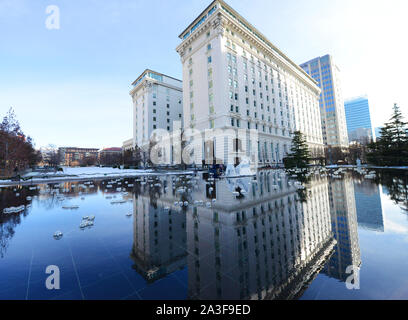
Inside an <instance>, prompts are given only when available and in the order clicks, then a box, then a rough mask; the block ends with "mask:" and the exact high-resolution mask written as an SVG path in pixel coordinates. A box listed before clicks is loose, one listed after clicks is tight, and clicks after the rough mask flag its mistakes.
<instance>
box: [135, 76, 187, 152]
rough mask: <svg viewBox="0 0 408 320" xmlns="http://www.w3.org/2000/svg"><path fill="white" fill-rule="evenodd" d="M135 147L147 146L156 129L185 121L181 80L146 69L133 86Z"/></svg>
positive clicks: (166, 127)
mask: <svg viewBox="0 0 408 320" xmlns="http://www.w3.org/2000/svg"><path fill="white" fill-rule="evenodd" d="M132 86H133V88H132V90H131V91H130V95H131V96H132V100H133V146H138V147H145V146H146V145H148V144H149V141H150V138H151V135H152V132H153V131H154V130H156V129H164V130H167V131H169V132H171V131H173V129H174V128H173V125H174V123H173V122H175V121H178V122H179V123H181V124H182V122H183V101H182V100H183V93H182V81H181V80H178V79H175V78H172V77H169V76H166V75H164V74H162V73H158V72H155V71H152V70H149V69H146V70H145V71H144V72H143V73H142V74H141V75H140V76H139V77H138V78H137V79H136V80H135V81H134V82H133V83H132Z"/></svg>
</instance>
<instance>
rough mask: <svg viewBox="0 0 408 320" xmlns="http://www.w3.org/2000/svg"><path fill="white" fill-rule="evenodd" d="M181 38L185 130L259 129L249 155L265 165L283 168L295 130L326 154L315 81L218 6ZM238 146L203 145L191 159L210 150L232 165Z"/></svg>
mask: <svg viewBox="0 0 408 320" xmlns="http://www.w3.org/2000/svg"><path fill="white" fill-rule="evenodd" d="M179 37H180V39H181V41H182V42H181V44H180V45H179V46H178V47H177V52H178V53H179V54H180V57H181V61H182V65H183V101H184V124H185V127H186V128H188V127H189V128H194V129H197V130H199V131H201V132H202V131H204V130H206V129H232V130H235V131H238V130H237V129H240V128H241V129H245V130H248V129H255V130H257V132H258V134H259V137H258V138H257V141H252V140H251V138H250V139H248V140H247V141H246V145H245V146H246V156H248V157H250V156H251V155H253V154H254V153H257V155H258V161H259V162H260V163H263V164H267V163H269V164H271V163H281V162H282V159H283V157H284V156H285V155H286V153H287V152H288V151H289V148H290V144H291V138H292V133H293V132H294V131H295V130H300V131H302V133H303V134H304V135H305V138H306V140H307V142H308V143H309V146H310V147H311V148H313V149H315V150H320V151H321V150H322V149H323V139H322V132H321V125H320V113H319V105H318V99H319V94H320V90H319V88H318V87H317V84H316V82H315V81H314V80H313V79H311V78H310V77H309V76H308V75H307V74H306V73H305V72H304V71H303V70H302V69H301V68H300V67H299V66H298V65H297V64H295V63H294V62H293V61H291V60H290V59H289V58H288V57H287V56H286V55H285V54H284V53H283V52H281V51H280V50H279V49H278V48H276V47H275V46H274V45H273V44H272V43H271V42H269V41H268V40H267V38H266V37H265V36H263V35H262V34H261V33H260V32H259V31H258V30H257V29H256V28H254V27H253V26H252V25H251V24H250V23H249V22H247V21H246V20H245V19H244V18H243V17H242V16H241V15H240V14H238V13H237V12H236V11H235V10H234V9H232V8H231V7H230V6H229V5H228V4H226V3H225V2H224V1H221V0H216V1H213V2H212V3H211V4H210V5H209V6H208V7H207V8H206V9H205V10H204V11H203V12H202V13H201V14H200V15H199V16H198V17H197V18H196V19H195V20H194V21H193V22H192V23H191V24H190V25H189V26H188V27H187V28H186V29H185V30H184V31H183V32H182V33H181V34H180V36H179ZM223 138H225V137H222V138H221V139H223ZM217 139H218V137H217ZM208 142H209V143H210V144H211V146H212V148H211V146H210V147H209V148H208V147H207V146H208V144H207V143H208ZM233 144H234V142H232V143H231V142H228V141H227V140H224V141H223V142H222V143H219V142H218V140H216V139H215V140H212V141H204V142H203V146H202V148H201V149H202V150H198V151H197V150H195V152H196V154H195V155H194V160H195V161H196V163H197V164H199V163H201V162H202V160H204V159H208V153H209V152H210V151H209V149H211V150H212V151H211V152H213V154H215V158H217V159H221V160H223V162H224V163H228V159H227V153H228V152H230V151H229V150H231V149H232V148H233ZM221 146H222V147H221ZM198 149H199V148H198Z"/></svg>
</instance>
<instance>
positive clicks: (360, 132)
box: [344, 96, 373, 143]
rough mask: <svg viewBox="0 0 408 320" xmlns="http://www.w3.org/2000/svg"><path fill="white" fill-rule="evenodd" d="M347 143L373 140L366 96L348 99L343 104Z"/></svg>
mask: <svg viewBox="0 0 408 320" xmlns="http://www.w3.org/2000/svg"><path fill="white" fill-rule="evenodd" d="M344 109H345V112H346V122H347V132H348V137H349V142H353V141H357V142H363V143H366V142H369V141H371V140H373V129H372V126H371V117H370V107H369V104H368V99H367V96H361V97H357V98H352V99H348V100H346V101H345V102H344Z"/></svg>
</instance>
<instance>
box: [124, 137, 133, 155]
mask: <svg viewBox="0 0 408 320" xmlns="http://www.w3.org/2000/svg"><path fill="white" fill-rule="evenodd" d="M133 147H134V145H133V138H131V139H128V140H125V141H123V143H122V151H123V152H124V151H127V150H131V149H133Z"/></svg>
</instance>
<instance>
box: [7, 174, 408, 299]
mask: <svg viewBox="0 0 408 320" xmlns="http://www.w3.org/2000/svg"><path fill="white" fill-rule="evenodd" d="M407 183H408V175H407V174H405V172H404V171H399V172H398V171H378V172H377V173H376V174H375V175H374V176H368V177H367V176H365V175H364V174H360V173H358V172H356V171H355V170H348V171H347V170H343V171H342V172H340V173H339V172H335V173H334V172H330V171H329V172H317V171H316V172H314V173H313V174H306V175H305V174H302V173H297V174H293V173H290V174H286V173H285V172H284V171H282V170H264V171H260V172H259V173H258V175H257V176H256V177H242V178H239V179H213V178H208V177H206V176H203V175H202V174H197V175H179V176H170V175H165V176H148V177H140V178H122V179H117V178H115V179H106V180H94V181H85V182H84V181H81V182H66V183H48V184H41V185H27V186H13V187H3V188H0V299H29V300H31V299H172V300H174V299H243V300H247V299H408V250H406V248H407V246H408V219H407V217H408V210H407V209H408V200H407V199H408V188H407ZM49 266H53V267H51V268H52V270H54V271H53V272H50V271H49V270H48V271H49V272H48V273H47V272H46V271H47V267H49ZM56 268H57V269H56ZM55 270H59V272H55ZM58 273H59V277H57V276H58ZM57 278H58V279H59V283H58V280H57ZM50 283H51V289H50V287H49V285H50ZM47 286H48V287H49V288H47ZM52 287H54V289H52ZM55 287H57V288H58V287H59V289H55Z"/></svg>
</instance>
